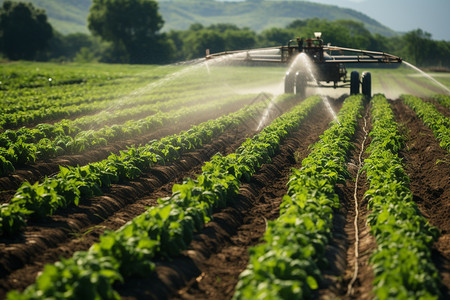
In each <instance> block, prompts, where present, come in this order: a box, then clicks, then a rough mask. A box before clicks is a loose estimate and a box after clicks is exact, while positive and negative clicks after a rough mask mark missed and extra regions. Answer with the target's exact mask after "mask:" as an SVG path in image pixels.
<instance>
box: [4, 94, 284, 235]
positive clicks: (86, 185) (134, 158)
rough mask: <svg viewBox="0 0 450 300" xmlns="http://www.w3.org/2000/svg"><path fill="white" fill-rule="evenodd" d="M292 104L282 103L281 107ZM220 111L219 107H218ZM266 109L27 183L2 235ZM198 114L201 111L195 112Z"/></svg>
mask: <svg viewBox="0 0 450 300" xmlns="http://www.w3.org/2000/svg"><path fill="white" fill-rule="evenodd" d="M289 99H290V98H288V97H282V98H280V101H287V100H289ZM215 105H216V106H217V104H215ZM264 105H265V104H264V103H259V104H257V105H253V106H249V107H246V108H244V109H241V110H240V111H238V112H235V113H232V114H230V115H228V116H222V117H220V118H219V119H217V120H210V121H207V122H204V123H202V124H200V125H198V126H193V127H192V128H191V129H190V130H188V131H186V132H181V133H180V134H178V135H172V136H169V137H165V138H163V139H161V140H160V141H153V142H150V143H149V144H147V145H145V146H142V147H138V148H136V147H130V148H129V149H128V151H123V152H121V153H120V155H115V154H112V155H110V156H109V157H108V158H107V159H105V160H103V161H100V162H95V163H91V164H88V165H86V166H83V167H67V168H66V167H60V172H59V173H58V174H57V175H56V176H55V177H52V178H45V180H44V181H43V182H42V183H39V182H36V183H35V184H30V183H28V182H25V183H23V184H22V186H21V187H20V188H19V189H18V190H17V192H16V194H15V195H14V197H13V198H12V199H11V201H10V203H9V204H3V205H2V206H1V207H0V235H1V234H12V233H14V232H16V231H18V230H19V229H20V228H21V227H23V226H24V225H25V221H26V219H27V218H30V217H31V218H43V217H45V216H48V215H52V214H53V213H54V211H55V210H57V209H59V208H63V207H67V206H68V205H71V204H76V205H77V204H78V202H79V200H80V198H81V197H90V196H92V195H99V194H101V188H107V187H109V186H110V185H111V184H112V183H115V182H119V181H124V180H130V179H133V178H136V177H138V176H140V175H141V174H142V173H144V172H146V171H148V170H149V169H150V168H151V167H153V166H154V165H156V164H162V165H164V164H165V163H167V162H171V161H174V160H175V159H177V158H179V157H180V155H181V154H182V153H185V152H188V151H192V150H194V149H197V148H199V147H201V146H202V145H203V144H204V143H208V142H210V141H211V139H212V138H213V137H217V136H218V135H219V134H221V133H222V132H224V130H226V129H227V128H229V127H230V126H235V125H236V124H239V123H242V122H244V121H245V120H248V118H250V117H252V116H254V115H255V114H256V113H258V111H260V110H262V109H263V106H264ZM196 111H199V108H196Z"/></svg>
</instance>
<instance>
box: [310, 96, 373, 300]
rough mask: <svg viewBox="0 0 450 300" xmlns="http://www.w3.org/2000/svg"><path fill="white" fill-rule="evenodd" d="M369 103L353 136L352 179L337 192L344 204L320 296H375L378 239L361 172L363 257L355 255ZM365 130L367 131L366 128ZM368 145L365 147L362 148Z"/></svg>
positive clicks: (336, 218)
mask: <svg viewBox="0 0 450 300" xmlns="http://www.w3.org/2000/svg"><path fill="white" fill-rule="evenodd" d="M369 109H370V108H369V105H367V106H366V113H364V114H363V118H361V119H359V122H358V127H357V131H356V133H355V136H354V138H353V142H352V144H353V146H354V148H353V149H352V151H351V152H350V154H349V160H348V164H347V169H348V171H349V173H350V175H351V178H350V179H348V180H347V181H346V183H345V184H339V185H338V186H337V193H338V195H339V200H340V204H341V207H340V209H339V210H337V211H335V215H334V221H333V224H334V226H333V227H334V228H333V239H332V241H331V243H330V245H329V246H328V247H327V253H326V255H327V258H328V261H329V264H330V268H329V269H328V270H325V271H324V278H325V280H324V282H323V283H322V285H321V287H320V289H319V291H318V297H317V298H319V299H336V298H339V299H371V298H372V296H371V292H372V281H373V279H374V276H373V271H372V268H371V266H370V265H369V257H370V255H371V253H372V252H373V249H375V248H376V243H375V239H374V238H373V236H372V235H371V234H370V232H369V230H370V229H369V227H368V226H367V225H366V222H367V216H368V214H369V211H368V210H367V201H366V200H365V199H363V196H364V193H365V192H366V191H367V189H368V184H367V180H366V175H365V173H364V172H362V173H360V176H359V178H358V188H357V190H356V198H357V202H358V203H357V209H358V216H357V220H358V221H357V230H358V238H359V243H358V252H359V256H358V258H356V256H355V241H356V237H355V234H356V228H355V224H354V222H355V217H356V207H355V199H354V193H355V183H356V181H355V180H356V177H357V173H358V170H359V166H360V163H359V155H360V153H361V152H362V155H361V161H362V162H364V159H365V158H367V156H368V153H367V152H366V150H367V147H368V146H369V145H370V137H369V136H368V135H367V134H366V132H370V129H371V120H370V113H369ZM364 130H365V131H364ZM362 147H364V148H362ZM356 262H357V265H358V272H357V276H356V280H355V281H354V282H352V284H351V291H349V283H350V282H351V281H352V279H353V277H354V274H355V263H356Z"/></svg>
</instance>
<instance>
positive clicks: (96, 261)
mask: <svg viewBox="0 0 450 300" xmlns="http://www.w3.org/2000/svg"><path fill="white" fill-rule="evenodd" d="M283 98H284V99H288V98H287V97H283ZM319 103H320V97H318V96H316V97H312V98H309V99H307V100H305V101H304V102H303V103H302V104H300V105H299V106H297V107H296V108H294V109H293V110H292V111H291V112H289V113H287V114H284V115H283V116H282V117H279V118H277V119H276V120H275V121H274V122H272V124H271V125H270V126H268V127H267V128H265V129H264V130H263V131H262V132H261V133H259V134H257V135H255V136H254V137H253V138H252V139H249V140H247V141H246V142H245V143H243V144H242V145H241V147H239V149H238V150H237V151H236V153H234V154H231V155H229V156H225V157H223V156H220V155H217V156H215V157H214V158H213V159H212V160H211V162H209V163H207V164H205V166H203V168H202V170H203V172H202V174H201V175H199V176H198V177H197V179H196V180H192V179H186V180H185V182H184V183H183V184H182V185H174V186H173V194H172V196H171V197H168V198H164V199H159V200H158V201H159V204H160V205H159V206H155V207H152V208H150V209H149V210H148V211H146V212H145V213H144V214H142V215H140V216H138V217H136V218H135V219H134V220H132V221H131V222H130V223H128V224H127V225H125V226H124V227H122V228H121V229H119V230H118V231H115V232H114V231H107V232H105V234H104V235H102V236H101V238H100V242H99V243H97V244H94V245H93V246H92V247H91V248H90V249H89V251H87V252H78V253H76V254H75V255H74V257H73V258H71V259H69V260H65V261H63V262H62V263H57V264H55V265H54V266H47V267H46V268H45V269H44V272H43V273H42V274H41V276H40V277H39V278H38V280H37V283H36V284H35V285H32V286H30V287H29V288H28V289H27V290H25V292H24V293H23V294H18V293H17V292H12V293H10V294H9V295H8V299H36V298H38V297H39V296H41V295H45V297H58V296H60V295H66V294H67V295H74V294H75V293H77V292H78V293H80V292H81V291H80V290H78V289H79V288H80V287H81V286H82V285H83V284H84V283H86V289H87V292H89V293H87V292H86V293H85V294H84V295H87V297H88V298H86V299H95V298H101V297H102V294H101V293H103V294H105V293H106V294H107V295H108V296H109V297H110V298H112V297H114V298H117V297H118V295H117V293H115V292H114V291H113V288H112V283H113V282H114V281H120V280H121V278H123V277H125V276H131V275H140V276H148V275H149V274H151V273H152V272H153V270H154V268H155V265H154V263H153V262H152V259H153V258H155V257H156V256H167V257H170V256H175V255H178V254H179V253H180V252H181V251H182V250H184V249H186V247H187V245H188V244H189V243H190V242H191V240H192V238H193V234H194V233H195V232H196V231H198V230H201V229H202V228H203V225H204V224H205V223H206V222H208V221H209V220H210V219H211V217H212V213H213V210H214V209H217V208H221V207H224V206H225V205H227V204H228V203H229V202H230V201H232V199H233V197H234V196H235V195H236V194H237V193H238V191H239V178H241V179H245V178H248V177H247V176H251V175H252V174H253V173H254V172H255V170H256V169H257V168H258V167H259V166H260V165H261V164H263V163H265V162H269V161H270V157H271V156H273V155H275V154H276V152H277V149H278V147H279V144H280V143H281V141H283V140H284V139H285V138H286V137H287V136H288V135H289V134H290V133H291V132H292V131H294V130H297V129H298V128H299V126H300V125H301V124H302V122H303V121H304V120H305V119H306V117H307V115H308V114H309V113H310V112H311V110H312V109H314V108H315V107H317V106H318V104H319ZM257 145H264V146H266V147H262V146H257ZM255 149H258V150H255ZM251 150H254V151H255V152H256V153H253V152H251ZM242 165H244V167H243V166H242ZM238 170H241V171H242V170H243V172H240V171H238ZM244 174H246V175H244ZM80 265H82V266H80ZM91 266H92V267H93V268H94V269H93V270H92V272H91V274H92V277H91V276H89V275H88V274H89V268H91ZM72 269H75V272H70V270H72ZM78 269H81V271H78ZM113 270H114V271H113ZM117 271H118V272H117ZM50 281H51V282H53V284H52V285H48V284H47V285H43V284H40V283H41V282H50ZM66 283H67V284H66ZM96 283H98V284H96ZM76 289H77V290H76Z"/></svg>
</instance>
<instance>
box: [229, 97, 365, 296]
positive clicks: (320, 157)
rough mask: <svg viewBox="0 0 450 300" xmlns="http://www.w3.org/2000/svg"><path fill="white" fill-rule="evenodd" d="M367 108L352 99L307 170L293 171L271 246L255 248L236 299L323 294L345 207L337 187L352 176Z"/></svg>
mask: <svg viewBox="0 0 450 300" xmlns="http://www.w3.org/2000/svg"><path fill="white" fill-rule="evenodd" d="M362 106H363V98H362V97H361V96H351V97H349V98H347V99H346V100H345V102H344V105H343V107H342V109H341V111H340V113H339V115H338V120H339V123H338V122H333V123H332V126H331V127H330V128H329V129H328V130H326V131H325V132H324V134H323V135H322V136H321V140H320V141H319V142H317V143H316V144H315V145H314V146H313V148H312V152H311V154H310V155H309V156H308V157H307V158H305V159H304V160H303V162H302V168H301V169H300V170H296V169H294V170H293V175H292V177H291V179H290V180H289V183H288V186H289V190H288V195H286V196H284V197H283V202H282V204H281V207H280V217H279V218H278V219H277V220H275V221H273V222H269V224H268V227H267V231H266V233H265V234H264V242H265V243H262V244H260V245H258V246H256V247H253V248H251V250H250V261H249V264H248V266H247V269H246V270H245V271H244V272H242V273H241V275H240V277H239V283H238V285H237V287H236V292H235V294H234V299H304V298H311V297H312V291H313V290H315V289H317V288H318V282H319V280H320V278H321V275H320V274H321V273H320V269H321V268H323V267H325V266H326V264H327V262H326V259H325V257H324V253H325V246H326V245H327V244H328V242H329V240H330V238H331V228H332V218H333V209H334V208H336V207H338V206H339V198H338V196H337V194H336V193H335V192H334V186H335V184H336V183H338V182H343V181H345V178H347V177H348V176H349V174H348V172H347V169H346V162H345V160H346V155H347V153H348V151H349V149H350V148H351V143H350V139H351V137H352V136H353V134H354V133H355V128H356V124H357V119H358V117H360V111H361V109H362Z"/></svg>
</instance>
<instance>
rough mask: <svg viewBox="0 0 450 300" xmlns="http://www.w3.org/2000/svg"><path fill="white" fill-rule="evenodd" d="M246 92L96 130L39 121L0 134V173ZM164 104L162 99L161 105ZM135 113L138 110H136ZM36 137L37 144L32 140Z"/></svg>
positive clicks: (140, 129) (132, 133) (225, 101)
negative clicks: (33, 124)
mask: <svg viewBox="0 0 450 300" xmlns="http://www.w3.org/2000/svg"><path fill="white" fill-rule="evenodd" d="M248 98H249V95H244V96H234V97H230V98H227V99H220V100H215V101H212V102H210V103H208V104H198V105H194V106H190V107H188V108H186V107H184V108H178V109H175V110H172V111H169V112H162V111H158V112H157V113H154V114H153V115H151V116H148V117H146V118H143V119H139V120H130V121H127V122H125V123H123V124H120V125H112V126H105V127H103V128H101V129H100V130H97V131H94V130H86V131H81V132H79V133H78V134H76V135H75V136H74V137H72V135H73V132H77V131H78V130H80V129H79V128H78V127H75V126H71V125H72V124H73V123H74V122H72V121H69V120H64V121H61V122H59V123H58V124H56V125H50V124H40V125H38V126H36V128H34V129H31V130H30V129H25V128H24V129H21V130H19V131H18V132H19V137H17V133H16V132H14V131H10V130H8V131H5V132H4V133H2V134H0V175H4V174H7V173H10V172H13V171H14V170H15V168H16V167H17V166H23V165H26V164H29V163H33V162H35V161H36V159H38V160H40V159H48V158H51V157H56V156H59V155H63V154H70V153H80V152H83V151H85V150H87V149H90V148H92V147H96V146H100V145H103V146H104V145H106V144H107V143H109V142H111V141H114V140H122V139H125V138H131V137H134V136H137V135H139V134H145V133H147V132H150V131H154V130H156V129H159V128H162V127H164V126H169V125H171V124H175V123H176V122H178V121H180V120H182V119H185V118H187V117H189V116H193V115H197V114H201V113H207V112H208V111H210V110H211V109H215V108H217V107H223V106H224V105H229V104H232V103H236V104H237V103H239V102H241V101H243V100H246V99H248ZM172 104H173V103H172ZM164 105H165V104H164V103H163V104H162V105H161V107H163V106H164ZM136 112H137V113H138V112H139V111H136ZM35 140H39V142H38V143H37V144H35V143H33V142H34V141H35Z"/></svg>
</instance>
